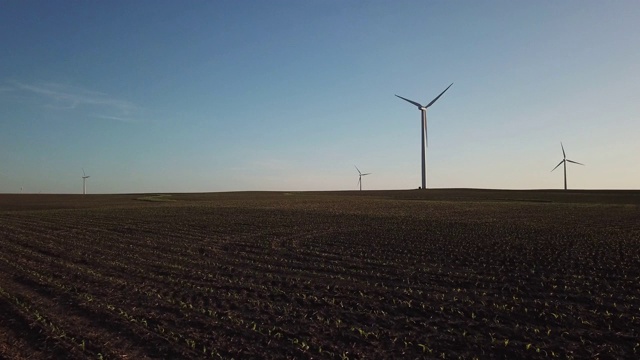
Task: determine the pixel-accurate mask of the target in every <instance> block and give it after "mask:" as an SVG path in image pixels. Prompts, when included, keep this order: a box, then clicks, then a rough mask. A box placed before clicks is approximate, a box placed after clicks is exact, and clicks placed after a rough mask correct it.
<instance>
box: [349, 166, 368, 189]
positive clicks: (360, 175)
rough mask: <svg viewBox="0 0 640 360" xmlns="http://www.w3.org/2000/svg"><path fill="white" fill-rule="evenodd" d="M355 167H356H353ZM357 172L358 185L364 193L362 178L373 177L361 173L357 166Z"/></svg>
mask: <svg viewBox="0 0 640 360" xmlns="http://www.w3.org/2000/svg"><path fill="white" fill-rule="evenodd" d="M353 166H355V165H353ZM356 170H358V185H359V186H360V191H362V177H363V176H367V175H371V173H366V174H363V173H361V172H360V169H358V167H357V166H356Z"/></svg>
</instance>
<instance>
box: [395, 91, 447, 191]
mask: <svg viewBox="0 0 640 360" xmlns="http://www.w3.org/2000/svg"><path fill="white" fill-rule="evenodd" d="M451 85H453V83H451ZM451 85H449V86H447V88H446V89H444V91H443V92H441V93H440V95H438V96H436V98H435V99H433V100H431V102H430V103H429V104H427V105H426V106H423V105H422V104H420V103H417V102H415V101H412V100H409V99H405V98H403V97H402V96H400V95H396V96H397V97H399V98H400V99H402V100H404V101H406V102H408V103H411V104H413V105H415V106H417V107H418V110H420V112H421V115H422V132H421V134H420V138H421V139H422V151H421V154H422V188H423V189H426V188H427V163H426V158H427V146H428V143H429V140H428V139H427V108H429V106H431V105H433V104H434V103H435V102H436V101H437V100H438V99H440V96H442V94H444V93H445V92H446V91H447V90H449V88H450V87H451Z"/></svg>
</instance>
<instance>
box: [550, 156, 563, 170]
mask: <svg viewBox="0 0 640 360" xmlns="http://www.w3.org/2000/svg"><path fill="white" fill-rule="evenodd" d="M563 162H564V159H562V161H560V163H559V164H558V165H556V167H554V168H553V170H555V169H557V168H558V166H560V165H562V163H563ZM553 170H551V171H553Z"/></svg>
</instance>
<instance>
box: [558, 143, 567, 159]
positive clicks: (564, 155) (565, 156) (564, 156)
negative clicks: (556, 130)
mask: <svg viewBox="0 0 640 360" xmlns="http://www.w3.org/2000/svg"><path fill="white" fill-rule="evenodd" d="M560 147H562V157H563V158H565V159H566V158H567V154H565V153H564V146H562V141H561V142H560Z"/></svg>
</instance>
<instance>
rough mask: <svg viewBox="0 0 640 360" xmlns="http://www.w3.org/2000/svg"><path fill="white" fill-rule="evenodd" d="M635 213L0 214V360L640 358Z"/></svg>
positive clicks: (404, 200)
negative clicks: (99, 359) (156, 359)
mask: <svg viewBox="0 0 640 360" xmlns="http://www.w3.org/2000/svg"><path fill="white" fill-rule="evenodd" d="M638 195H639V192H637V191H567V192H564V191H552V190H529V191H511V190H475V189H435V190H431V189H430V190H427V191H418V190H406V191H363V192H357V191H341V192H240V193H203V194H184V193H183V194H121V195H86V196H84V195H15V194H13V195H10V194H4V195H0V358H3V359H4V358H6V359H27V358H29V359H49V358H68V359H86V358H94V359H95V358H103V359H117V358H125V357H126V358H135V359H151V358H212V357H213V358H223V359H229V358H235V359H239V358H242V359H259V358H265V357H266V358H290V359H294V358H295V359H311V358H326V359H362V358H374V359H375V358H424V357H426V358H460V359H472V358H500V359H515V358H568V359H571V358H576V359H577V358H597V357H601V358H633V357H638V356H639V355H640V341H638V339H639V338H640V333H639V331H640V222H639V221H638V219H640V216H639V215H640V210H639V207H638V203H639V202H638V198H639V196H638ZM149 198H151V199H152V201H146V200H141V199H149ZM155 198H160V199H163V200H164V199H171V200H174V201H154V200H153V199H155Z"/></svg>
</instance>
